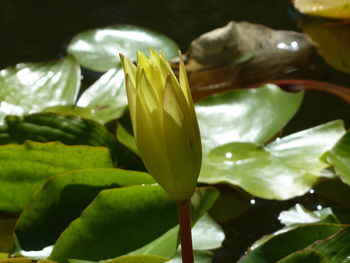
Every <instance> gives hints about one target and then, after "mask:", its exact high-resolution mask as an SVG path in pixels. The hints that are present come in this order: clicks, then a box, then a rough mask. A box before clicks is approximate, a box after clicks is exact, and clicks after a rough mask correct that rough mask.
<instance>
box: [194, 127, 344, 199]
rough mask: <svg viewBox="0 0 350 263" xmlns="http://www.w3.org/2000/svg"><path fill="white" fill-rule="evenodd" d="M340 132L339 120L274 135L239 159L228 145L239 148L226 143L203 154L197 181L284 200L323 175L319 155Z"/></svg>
mask: <svg viewBox="0 0 350 263" xmlns="http://www.w3.org/2000/svg"><path fill="white" fill-rule="evenodd" d="M344 132H345V131H344V127H343V123H342V122H341V121H334V122H330V123H327V124H324V125H320V126H317V127H314V128H311V129H308V130H305V131H301V132H298V133H295V134H292V135H289V136H287V137H284V138H282V139H279V138H278V139H277V140H276V141H274V142H272V143H270V144H268V145H266V146H265V148H264V151H265V152H263V153H262V152H261V150H257V151H256V153H257V154H256V156H254V157H250V158H248V159H246V158H245V157H244V158H243V159H242V160H237V159H232V160H231V158H232V157H233V154H232V152H231V148H232V147H234V148H235V149H233V150H234V152H239V150H238V149H236V147H237V144H236V143H233V144H232V143H228V144H226V145H224V146H220V148H217V149H214V150H213V151H211V152H209V153H208V154H205V155H204V157H203V159H204V160H203V167H202V171H201V174H200V178H199V181H200V182H203V183H209V184H216V183H229V184H232V185H236V186H239V187H241V188H243V189H244V190H245V191H247V192H248V193H250V194H252V195H255V196H258V197H261V198H266V199H278V200H284V199H289V198H292V197H295V196H299V195H303V194H304V193H306V192H307V191H309V190H310V188H311V187H312V186H313V184H314V183H315V182H316V181H317V179H318V178H319V177H322V176H327V174H324V173H322V171H323V170H324V169H325V168H326V167H327V166H328V164H326V163H323V162H321V161H320V160H319V158H320V157H321V156H322V155H323V154H324V153H325V152H326V151H328V150H330V149H331V148H332V147H333V146H334V145H335V143H336V142H337V141H338V140H339V139H340V138H341V136H342V135H343V134H344ZM214 136H215V135H214ZM245 148H246V147H245ZM253 152H254V151H253ZM251 156H253V155H251Z"/></svg>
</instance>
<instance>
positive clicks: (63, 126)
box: [0, 113, 117, 159]
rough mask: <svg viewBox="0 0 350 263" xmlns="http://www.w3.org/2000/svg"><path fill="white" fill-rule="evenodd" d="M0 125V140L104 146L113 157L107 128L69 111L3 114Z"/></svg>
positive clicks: (111, 140) (114, 147) (112, 142)
mask: <svg viewBox="0 0 350 263" xmlns="http://www.w3.org/2000/svg"><path fill="white" fill-rule="evenodd" d="M5 121H6V123H5V125H4V126H3V127H1V126H0V144H9V143H18V144H21V143H24V142H25V141H26V140H32V141H37V142H50V141H60V142H62V143H64V144H67V145H90V146H105V147H108V148H109V150H110V151H111V153H112V156H113V157H114V158H113V159H116V158H117V157H116V155H117V153H116V149H117V144H116V141H115V139H114V137H113V136H112V134H110V133H109V132H108V131H107V129H106V128H105V127H104V126H103V125H101V124H99V123H97V122H95V121H92V120H89V119H82V118H80V117H78V116H73V115H61V114H56V113H35V114H32V115H27V116H24V117H17V116H7V117H6V119H5Z"/></svg>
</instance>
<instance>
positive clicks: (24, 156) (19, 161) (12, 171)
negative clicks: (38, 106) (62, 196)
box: [0, 142, 113, 212]
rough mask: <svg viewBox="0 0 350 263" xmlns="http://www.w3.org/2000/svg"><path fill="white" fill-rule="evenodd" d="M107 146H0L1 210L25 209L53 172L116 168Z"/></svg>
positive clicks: (54, 173) (38, 144) (44, 144)
mask: <svg viewBox="0 0 350 263" xmlns="http://www.w3.org/2000/svg"><path fill="white" fill-rule="evenodd" d="M112 167H113V162H112V160H111V158H110V154H109V151H108V150H107V148H104V147H91V146H65V145H63V144H61V143H57V142H56V143H36V142H25V143H24V144H23V145H6V146H0V174H1V176H0V210H1V211H8V212H21V211H22V210H23V208H24V207H25V206H26V205H27V203H28V202H29V201H30V199H31V198H32V196H33V194H34V193H35V192H36V191H37V190H39V189H40V188H41V187H42V186H43V185H44V183H45V181H46V180H47V179H48V178H49V177H51V176H52V175H56V174H62V173H65V172H68V171H71V170H76V169H86V168H112Z"/></svg>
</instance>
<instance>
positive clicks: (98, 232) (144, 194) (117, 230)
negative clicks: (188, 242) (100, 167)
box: [50, 185, 218, 263]
mask: <svg viewBox="0 0 350 263" xmlns="http://www.w3.org/2000/svg"><path fill="white" fill-rule="evenodd" d="M204 194H206V196H205V195H204ZM217 195H218V193H217V191H216V190H215V189H213V188H210V187H209V188H206V189H204V190H202V189H199V191H197V193H196V196H197V198H200V196H201V197H202V199H207V200H203V201H202V202H198V200H197V204H196V201H195V202H194V203H192V204H193V205H194V206H193V207H194V208H195V209H194V210H193V213H194V217H196V216H198V214H201V213H202V210H204V208H203V207H204V206H206V205H208V204H210V203H211V204H212V203H213V202H214V201H215V198H214V197H217ZM210 200H212V201H210ZM198 203H200V205H199V206H198ZM207 209H209V207H208V208H207ZM176 224H177V208H176V202H174V201H172V200H170V199H169V197H168V195H167V194H166V192H165V191H164V190H163V189H162V188H161V187H160V186H158V185H143V186H130V187H124V188H119V189H110V190H103V191H101V192H100V193H99V194H98V196H97V197H96V198H95V199H94V201H93V202H92V203H91V204H90V205H89V206H88V207H87V208H86V209H85V210H84V212H83V213H82V215H81V217H79V218H78V219H76V220H74V221H73V222H72V223H71V224H70V226H69V227H68V228H67V229H66V230H65V231H64V232H63V234H62V235H61V236H60V237H59V239H58V240H57V242H56V244H55V247H54V250H53V252H52V254H51V256H50V259H52V260H56V261H59V262H62V263H64V262H66V261H67V258H79V259H84V260H101V259H106V258H114V257H117V256H120V255H125V254H127V253H131V252H132V251H135V250H137V249H139V248H141V247H145V245H146V244H148V243H150V242H152V241H154V240H156V239H157V238H159V237H160V236H162V235H163V234H165V233H166V232H167V231H169V230H170V229H171V228H173V227H174V226H176ZM175 233H176V235H175V239H174V240H173V238H172V236H170V242H166V243H164V244H163V243H162V244H161V245H162V246H161V247H157V248H155V249H156V250H158V252H164V251H165V250H167V248H169V245H170V247H172V249H174V251H172V254H173V255H174V254H175V251H176V247H177V232H175ZM173 241H174V242H173ZM92 244H93V245H92ZM86 247H89V248H90V249H89V250H88V251H86V249H85V248H86ZM170 250H171V249H170ZM149 251H150V250H149ZM138 252H139V253H132V254H153V255H159V254H158V253H155V250H153V251H152V253H145V252H144V251H142V252H141V250H139V251H138ZM167 253H169V250H168V251H167ZM159 256H165V257H168V256H166V255H163V254H161V255H159ZM171 256H172V255H171Z"/></svg>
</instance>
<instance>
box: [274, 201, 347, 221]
mask: <svg viewBox="0 0 350 263" xmlns="http://www.w3.org/2000/svg"><path fill="white" fill-rule="evenodd" d="M278 220H279V221H280V222H281V223H282V224H284V225H285V226H295V225H298V224H308V223H317V222H322V223H336V224H339V223H340V222H339V221H338V219H337V218H336V217H335V216H334V215H333V212H332V210H331V209H330V208H324V209H322V210H319V211H309V210H307V209H306V208H305V207H303V206H302V205H300V204H296V205H295V206H294V207H292V208H290V209H289V210H288V211H283V212H281V213H280V215H279V216H278Z"/></svg>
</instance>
